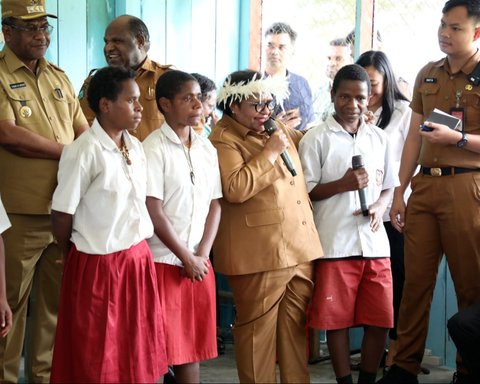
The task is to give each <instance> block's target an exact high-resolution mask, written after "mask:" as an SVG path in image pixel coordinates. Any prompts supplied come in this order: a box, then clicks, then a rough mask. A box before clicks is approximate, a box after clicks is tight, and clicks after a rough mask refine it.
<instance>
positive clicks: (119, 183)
mask: <svg viewBox="0 0 480 384" xmlns="http://www.w3.org/2000/svg"><path fill="white" fill-rule="evenodd" d="M123 138H124V141H125V144H126V146H127V148H128V151H129V157H130V160H131V162H132V163H131V165H127V163H126V161H125V159H124V158H123V156H122V153H121V152H120V150H119V149H118V148H117V145H116V144H115V142H114V141H113V140H112V139H111V138H110V137H109V136H108V135H107V134H106V132H105V131H104V130H103V129H102V127H101V126H100V124H99V123H98V121H97V119H95V120H94V122H93V124H92V127H91V128H90V129H89V130H87V131H85V132H84V133H82V135H80V137H79V138H78V139H76V140H75V141H74V142H73V143H72V144H69V145H67V146H66V147H65V148H64V149H63V152H62V156H61V158H60V164H59V169H58V186H57V188H56V189H55V192H54V194H53V200H52V209H53V210H56V211H60V212H64V213H68V214H70V215H73V228H72V237H71V241H72V242H73V243H74V244H75V246H76V247H77V249H78V250H79V251H82V252H85V253H89V254H95V255H104V254H109V253H112V252H118V251H121V250H125V249H128V248H130V247H131V246H133V245H135V244H137V243H139V242H141V241H142V240H144V239H146V238H148V237H150V236H151V235H152V234H153V224H152V221H151V219H150V216H149V214H148V211H147V207H146V205H145V199H146V194H145V191H146V182H147V167H146V159H145V154H144V152H143V149H142V145H141V143H140V142H139V141H138V140H137V139H136V138H134V137H132V136H130V135H129V134H128V133H127V132H126V131H125V132H124V133H123Z"/></svg>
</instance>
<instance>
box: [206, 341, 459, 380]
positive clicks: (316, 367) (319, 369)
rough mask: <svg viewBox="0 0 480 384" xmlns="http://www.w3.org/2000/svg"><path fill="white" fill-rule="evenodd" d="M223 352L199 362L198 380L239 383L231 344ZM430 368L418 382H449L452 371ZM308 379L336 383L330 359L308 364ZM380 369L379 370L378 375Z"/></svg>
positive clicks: (420, 376) (355, 357)
mask: <svg viewBox="0 0 480 384" xmlns="http://www.w3.org/2000/svg"><path fill="white" fill-rule="evenodd" d="M225 347H226V349H225V354H224V355H221V356H219V357H218V358H217V359H214V360H209V361H205V362H203V363H202V364H201V369H200V380H201V382H202V383H203V384H206V383H239V380H238V376H237V371H236V367H235V353H234V349H233V344H225ZM355 360H357V361H358V356H352V362H355ZM426 367H427V368H429V369H430V374H429V375H424V374H421V375H419V377H418V380H419V382H420V383H435V384H441V383H450V382H451V380H452V375H453V371H451V370H448V369H445V368H441V367H434V366H428V365H426ZM309 368H310V380H311V382H312V383H336V381H335V375H334V374H333V370H332V367H331V364H330V361H324V362H321V363H317V364H313V365H309ZM380 376H381V371H379V376H378V378H380ZM354 380H356V373H355V372H354Z"/></svg>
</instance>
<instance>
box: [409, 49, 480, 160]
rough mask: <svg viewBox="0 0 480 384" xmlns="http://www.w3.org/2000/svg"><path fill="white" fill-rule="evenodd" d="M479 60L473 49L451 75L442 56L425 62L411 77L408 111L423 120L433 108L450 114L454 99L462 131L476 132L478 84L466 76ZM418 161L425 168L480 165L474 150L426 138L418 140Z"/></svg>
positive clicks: (479, 118)
mask: <svg viewBox="0 0 480 384" xmlns="http://www.w3.org/2000/svg"><path fill="white" fill-rule="evenodd" d="M479 61H480V52H477V53H476V54H475V55H474V56H473V57H472V58H471V59H470V60H469V61H468V62H467V63H466V64H465V65H464V66H463V68H462V69H461V70H460V71H459V72H458V73H455V74H452V73H451V70H450V66H449V63H448V60H447V59H446V58H445V59H442V60H439V61H436V62H431V63H428V64H427V65H426V66H425V67H423V68H422V69H421V70H420V72H419V74H418V75H417V79H416V80H415V87H414V91H413V99H412V102H411V104H410V107H411V108H412V110H413V111H414V112H416V113H419V114H422V115H423V117H424V118H425V119H426V118H427V117H428V115H429V114H430V112H431V111H432V110H433V109H434V108H438V109H440V110H442V111H444V112H446V113H450V109H451V108H453V107H456V106H457V102H458V106H459V107H460V108H464V110H465V120H464V122H463V124H464V129H465V132H466V133H472V134H476V135H478V134H480V86H475V85H473V84H471V83H470V82H469V81H468V75H469V74H470V73H471V72H472V71H473V70H474V68H475V66H476V65H477V63H478V62H479ZM457 96H458V98H457ZM418 162H419V164H420V165H423V166H425V167H449V166H452V167H466V168H480V156H479V154H478V153H474V152H471V151H466V150H465V149H462V148H457V146H456V145H439V144H434V143H430V142H429V141H428V140H426V139H422V146H421V149H420V156H419V159H418Z"/></svg>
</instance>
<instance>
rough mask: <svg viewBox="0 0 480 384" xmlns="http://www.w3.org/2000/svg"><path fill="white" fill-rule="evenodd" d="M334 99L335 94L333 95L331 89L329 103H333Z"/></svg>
mask: <svg viewBox="0 0 480 384" xmlns="http://www.w3.org/2000/svg"><path fill="white" fill-rule="evenodd" d="M334 97H335V94H334V93H333V89H331V90H330V101H331V102H332V103H333V98H334Z"/></svg>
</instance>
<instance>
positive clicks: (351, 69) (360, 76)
mask: <svg viewBox="0 0 480 384" xmlns="http://www.w3.org/2000/svg"><path fill="white" fill-rule="evenodd" d="M343 80H354V81H362V82H366V83H367V86H368V94H369V95H370V93H371V92H372V85H371V84H370V78H369V77H368V73H367V71H365V69H364V68H363V67H361V66H360V65H358V64H349V65H345V66H344V67H342V68H340V69H339V71H338V72H337V74H336V75H335V78H334V79H333V83H332V93H333V94H335V93H336V92H337V89H338V86H339V85H340V82H341V81H343Z"/></svg>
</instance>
